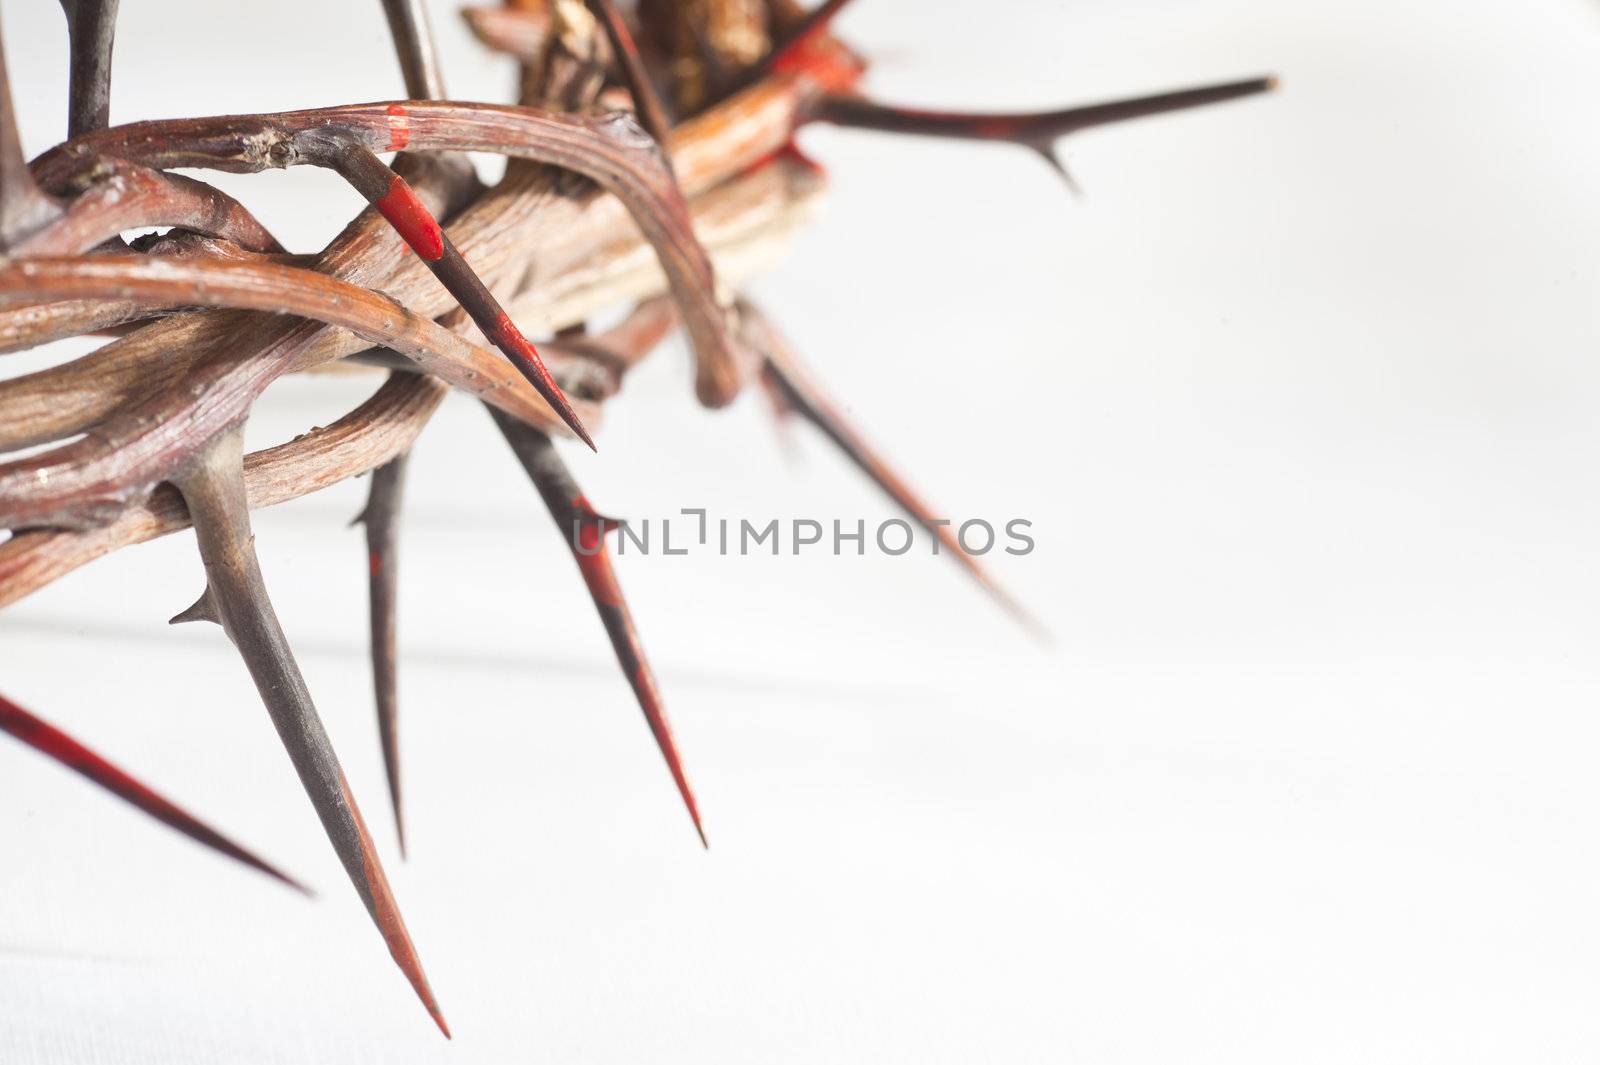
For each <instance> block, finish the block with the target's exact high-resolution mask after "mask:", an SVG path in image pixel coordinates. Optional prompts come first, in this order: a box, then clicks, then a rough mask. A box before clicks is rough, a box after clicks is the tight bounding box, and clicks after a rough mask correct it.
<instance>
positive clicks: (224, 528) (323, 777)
mask: <svg viewBox="0 0 1600 1065" xmlns="http://www.w3.org/2000/svg"><path fill="white" fill-rule="evenodd" d="M242 438H243V434H242V432H241V431H240V426H238V425H235V426H234V427H233V428H231V429H228V430H227V431H225V432H223V433H222V434H221V435H219V436H218V437H216V438H215V439H214V440H213V442H212V443H210V444H208V445H207V446H206V447H205V448H204V449H203V450H202V451H201V452H199V453H198V454H197V455H196V457H195V460H194V462H193V464H192V465H191V466H189V467H188V468H187V469H185V470H184V471H183V472H182V473H180V474H179V475H178V476H176V477H175V478H173V482H174V483H175V484H176V486H177V488H178V491H179V492H180V493H181V494H182V496H183V499H184V502H185V503H186V504H187V505H188V509H189V517H190V519H191V520H192V521H193V522H194V530H195V540H196V541H197V542H198V544H199V547H200V558H201V560H202V561H203V562H204V563H205V568H206V585H207V588H208V589H209V590H210V595H211V599H212V602H213V603H214V604H215V605H216V608H217V613H218V614H219V615H220V616H221V618H222V627H223V630H224V631H226V632H227V634H228V637H229V639H231V640H232V641H233V643H234V646H235V647H237V648H238V649H239V655H240V657H241V658H243V659H244V662H245V666H246V667H247V668H248V669H249V671H250V676H251V678H252V679H253V680H254V681H255V684H256V690H257V691H259V692H260V693H261V701H262V702H263V703H264V704H266V708H267V713H268V714H269V715H270V716H271V717H272V723H273V725H274V727H276V729H277V731H278V736H279V738H280V739H281V740H282V741H283V745H284V748H285V749H286V750H287V751H288V753H289V760H290V761H291V762H293V763H294V767H295V771H296V772H297V773H298V774H299V776H300V783H301V784H302V785H303V786H304V787H305V790H306V794H307V795H308V796H309V797H310V799H311V805H312V806H313V807H314V808H315V809H316V811H317V816H318V817H319V818H320V819H321V821H322V827H323V829H324V830H325V831H326V832H327V834H328V838H329V840H330V841H331V842H332V843H333V849H334V852H335V853H336V854H338V856H339V860H340V861H341V862H342V863H343V864H344V868H345V872H346V873H347V874H349V877H350V881H351V883H352V884H354V885H355V888H356V892H357V893H358V894H359V895H360V896H361V901H362V902H363V903H365V904H366V907H367V912H368V913H369V914H371V916H372V920H373V922H374V923H375V924H376V925H377V926H378V929H379V931H380V932H382V933H383V938H384V941H385V942H386V943H387V944H388V947H389V953H390V955H392V956H393V958H394V960H395V963H396V964H397V965H399V967H400V970H401V972H403V973H405V975H406V979H407V980H409V981H410V982H411V986H412V988H413V989H414V990H415V991H416V993H417V997H418V998H420V999H421V1000H422V1004H423V1005H424V1006H425V1007H426V1008H427V1010H428V1013H429V1015H430V1016H432V1017H433V1020H434V1023H436V1024H437V1025H438V1026H439V1030H440V1031H441V1032H443V1033H444V1034H445V1036H446V1037H447V1038H448V1037H449V1035H450V1028H449V1026H448V1025H447V1024H446V1023H445V1020H444V1016H443V1014H441V1013H440V1012H439V1006H438V1003H437V1001H436V1000H435V999H434V996H433V991H432V989H430V988H429V986H428V978H427V976H426V975H425V974H424V973H423V970H422V962H421V961H420V960H419V959H418V957H417V952H416V948H415V947H414V946H413V945H412V943H411V936H410V934H409V933H408V932H407V931H406V926H405V920H404V919H403V918H402V917H401V915H400V907H399V905H398V904H397V903H396V902H395V898H394V893H393V892H392V891H391V890H390V888H389V880H388V877H387V876H386V875H385V874H384V871H383V865H382V863H381V862H379V860H378V852H377V848H376V847H375V846H374V845H373V842H372V837H371V835H370V834H369V833H368V831H367V827H366V825H365V823H364V822H363V821H362V819H361V811H360V809H359V808H358V807H357V806H356V801H355V797H354V796H353V795H351V793H350V786H349V784H348V783H347V782H346V781H345V778H344V771H343V770H342V769H341V768H340V767H339V759H338V756H337V755H335V754H334V752H333V745H332V744H331V743H330V742H329V741H328V734H327V732H326V731H325V730H324V728H323V726H322V719H321V717H319V716H318V714H317V708H316V706H315V705H314V704H313V703H312V701H311V693H310V692H309V691H308V690H307V689H306V682H305V678H304V677H303V676H302V675H301V673H300V667H299V665H297V664H296V662H295V660H294V654H293V652H292V651H290V649H289V643H288V640H287V639H286V638H285V637H284V634H283V628H282V626H281V625H279V624H278V616H277V613H276V612H275V611H274V610H273V609H272V602H271V600H270V599H268V597H267V589H266V584H265V583H264V582H263V580H262V577H261V567H260V565H259V563H258V562H257V561H256V553H255V543H254V537H253V536H252V535H251V532H250V511H249V504H248V502H247V501H246V498H245V487H244V448H243V439H242Z"/></svg>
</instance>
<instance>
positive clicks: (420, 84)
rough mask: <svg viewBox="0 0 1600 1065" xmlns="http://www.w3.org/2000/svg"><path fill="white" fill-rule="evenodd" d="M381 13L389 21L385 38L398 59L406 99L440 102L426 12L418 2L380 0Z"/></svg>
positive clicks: (441, 87) (436, 59)
mask: <svg viewBox="0 0 1600 1065" xmlns="http://www.w3.org/2000/svg"><path fill="white" fill-rule="evenodd" d="M383 13H384V15H385V16H386V17H387V18H388V20H389V34H390V36H392V37H393V38H394V50H395V54H396V55H397V56H398V57H399V59H400V74H401V76H402V77H403V78H405V83H406V95H407V96H409V97H411V98H412V99H413V100H442V99H444V96H445V92H444V76H443V74H441V73H440V71H439V55H438V52H437V50H436V49H435V48H434V44H433V27H432V26H430V25H429V24H428V12H427V10H426V9H425V8H424V7H423V5H422V2H421V0H383Z"/></svg>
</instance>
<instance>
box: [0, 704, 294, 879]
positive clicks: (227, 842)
mask: <svg viewBox="0 0 1600 1065" xmlns="http://www.w3.org/2000/svg"><path fill="white" fill-rule="evenodd" d="M0 732H4V733H6V734H8V735H10V736H14V737H16V738H17V739H19V740H21V741H22V742H23V743H26V744H27V745H28V746H29V747H32V748H33V749H34V750H36V751H38V752H40V753H41V754H43V755H45V756H46V757H49V758H53V759H55V760H56V761H57V762H60V763H61V764H62V765H64V766H66V767H67V768H68V769H71V770H72V771H73V772H75V773H78V774H80V775H82V776H83V777H85V778H87V779H88V780H91V781H93V782H94V783H96V784H98V785H99V786H100V787H102V788H104V789H106V790H107V791H109V792H110V793H111V794H113V795H115V796H116V797H117V798H119V799H121V800H122V801H124V802H126V803H128V804H130V805H132V806H134V807H135V808H137V809H140V810H143V811H144V812H145V813H147V814H149V815H150V816H151V817H153V818H155V819H156V820H157V821H160V822H161V823H162V824H164V825H166V826H168V827H169V828H173V829H176V830H177V831H179V832H182V833H183V834H184V835H185V836H188V837H189V838H190V839H192V840H194V841H195V842H196V843H200V844H203V845H204V846H207V847H210V848H211V849H212V850H214V851H216V852H218V853H219V854H225V855H227V856H228V857H229V858H232V859H233V860H234V861H236V862H242V863H243V864H245V865H248V866H249V867H250V868H252V869H255V870H257V871H258V872H262V873H266V874H267V875H268V876H270V877H272V878H273V879H274V880H278V881H281V882H282V883H284V884H287V885H289V886H290V887H292V888H294V889H295V890H296V891H298V892H301V893H302V894H305V895H310V894H312V892H311V889H310V888H308V887H306V886H305V885H304V884H302V883H300V881H298V880H296V879H294V878H293V877H291V876H289V875H288V874H287V873H284V872H282V871H280V870H279V869H277V868H276V867H275V866H272V865H270V864H268V863H267V862H266V861H264V860H262V859H261V858H258V857H256V856H255V855H254V854H252V853H251V852H250V851H248V850H246V849H245V848H243V847H241V846H239V844H237V843H235V842H233V840H231V839H229V838H228V837H227V836H224V835H223V834H222V833H221V832H218V831H217V830H216V829H214V828H212V827H211V826H210V825H208V824H206V823H205V822H203V821H201V820H200V819H199V818H197V817H195V816H194V815H193V814H191V813H189V812H188V811H187V810H185V809H183V808H182V807H180V806H178V805H177V804H175V803H173V802H171V801H169V800H168V799H167V798H165V797H164V796H162V795H160V794H159V793H157V792H155V791H153V790H151V789H150V788H149V787H147V786H146V785H144V784H143V783H141V782H140V781H138V780H136V779H134V778H133V777H131V776H129V775H128V774H127V773H125V772H123V771H122V770H121V769H118V768H117V767H116V766H114V765H112V764H111V763H110V762H108V761H106V760H105V759H104V758H102V757H101V756H100V755H98V754H96V753H95V752H94V751H91V750H90V749H89V748H87V747H85V746H84V745H83V744H81V743H79V742H78V741H77V740H75V739H73V738H72V737H71V736H68V735H67V734H66V733H65V732H62V731H61V730H60V729H58V728H56V727H55V726H54V725H51V724H49V723H48V722H46V721H42V720H40V719H39V718H37V717H34V716H33V715H32V714H30V713H28V711H26V710H24V709H23V708H22V707H20V706H18V705H17V704H16V703H14V702H12V701H11V700H10V699H7V698H6V697H5V696H3V695H0Z"/></svg>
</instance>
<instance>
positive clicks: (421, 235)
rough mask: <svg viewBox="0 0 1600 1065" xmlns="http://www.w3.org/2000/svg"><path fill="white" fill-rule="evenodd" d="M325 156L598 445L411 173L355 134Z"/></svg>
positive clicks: (564, 416)
mask: <svg viewBox="0 0 1600 1065" xmlns="http://www.w3.org/2000/svg"><path fill="white" fill-rule="evenodd" d="M324 161H325V162H326V163H327V165H329V166H331V167H333V168H334V169H336V170H337V171H338V172H339V174H340V175H341V176H342V177H344V179H345V180H346V181H348V182H350V184H351V185H352V186H354V188H355V190H356V191H357V192H359V193H361V195H363V196H365V197H366V198H367V200H368V202H370V203H371V204H372V205H373V206H374V207H376V208H377V209H378V210H379V212H380V213H382V215H383V216H384V218H386V219H388V220H389V224H390V225H392V226H394V228H395V232H397V233H399V234H400V236H401V237H402V238H403V239H404V240H405V242H406V243H407V244H408V245H409V246H410V247H411V249H412V250H413V251H415V252H416V253H417V257H418V258H420V259H421V260H422V261H423V262H424V263H426V264H427V266H428V269H430V270H432V271H433V275H434V276H435V277H437V278H438V279H439V282H440V284H442V285H444V287H445V288H446V289H447V290H448V291H449V293H450V295H452V296H454V297H455V299H456V302H457V303H459V304H461V306H462V308H463V309H464V310H465V311H466V312H467V313H468V314H469V315H471V316H472V320H473V321H474V322H475V323H477V326H478V328H479V329H480V330H482V331H483V335H484V336H486V337H488V338H489V341H490V343H492V344H494V346H495V347H497V348H499V349H500V351H501V352H502V353H503V354H504V355H505V356H506V358H508V359H510V360H511V364H512V365H513V366H515V367H516V368H517V369H518V371H520V372H521V373H522V376H524V377H526V378H527V379H528V383H529V384H531V385H533V387H534V388H535V389H537V390H538V392H539V394H540V395H541V396H543V397H544V399H545V402H547V403H549V404H550V406H551V407H552V408H553V409H554V410H555V412H556V413H557V414H558V415H560V416H561V420H562V421H563V422H565V423H566V424H567V428H569V429H571V430H572V431H573V433H575V434H576V435H577V437H578V439H580V440H582V441H583V442H584V443H585V444H587V445H589V450H591V451H593V450H595V446H594V440H593V438H591V437H590V436H589V431H588V430H587V429H585V428H584V426H583V422H582V420H581V419H579V417H578V412H577V411H575V410H573V409H572V404H571V402H569V401H568V399H567V397H566V394H565V393H563V392H562V391H561V386H560V385H558V384H556V381H555V378H554V377H552V376H551V375H550V371H549V370H548V369H547V368H546V367H545V365H544V360H543V359H541V358H540V357H539V352H538V349H536V348H535V347H534V346H533V343H532V342H531V341H530V340H528V338H527V337H525V336H523V335H522V330H520V329H518V328H517V326H516V323H515V322H513V321H512V320H511V317H510V316H509V315H507V314H506V312H505V310H504V309H503V308H502V307H501V306H500V301H499V300H497V299H495V298H494V294H493V293H491V292H490V291H489V287H488V286H487V285H485V284H484V283H483V279H482V278H480V277H479V276H478V274H477V272H476V271H474V270H473V269H472V267H471V266H469V265H468V264H467V260H466V259H464V258H463V257H462V255H461V252H460V251H458V250H457V249H456V246H455V244H454V243H453V242H452V241H451V240H450V238H449V236H448V235H446V234H445V232H444V230H443V229H442V228H440V226H439V223H438V221H437V220H436V219H435V218H434V217H433V215H432V214H430V213H429V212H428V209H427V208H426V207H424V206H423V205H422V202H421V201H420V200H418V199H417V196H416V193H414V192H412V191H411V186H409V185H407V184H406V182H405V179H404V178H402V177H401V176H400V175H399V174H396V173H395V172H394V171H393V170H390V169H389V168H388V167H387V166H385V165H384V163H383V160H381V159H379V158H378V157H377V156H376V155H374V154H373V153H372V151H371V150H370V149H368V148H366V147H363V146H362V145H361V144H359V143H355V142H352V141H349V140H346V141H344V142H343V143H342V144H340V145H339V146H337V147H333V146H330V149H329V150H328V151H327V153H326V155H325V158H324Z"/></svg>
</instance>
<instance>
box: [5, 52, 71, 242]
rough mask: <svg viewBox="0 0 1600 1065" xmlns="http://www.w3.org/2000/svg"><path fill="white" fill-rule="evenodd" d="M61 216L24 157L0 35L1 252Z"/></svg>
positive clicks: (59, 208) (57, 205) (58, 208)
mask: <svg viewBox="0 0 1600 1065" xmlns="http://www.w3.org/2000/svg"><path fill="white" fill-rule="evenodd" d="M60 213H61V206H60V205H59V204H58V203H56V202H55V200H53V199H51V198H50V197H49V196H46V195H45V194H44V192H43V191H41V190H40V188H39V186H38V185H37V184H36V183H35V182H34V180H33V175H32V174H31V173H30V172H29V170H28V160H27V159H26V158H24V157H23V154H22V141H21V139H20V138H19V137H18V135H17V117H16V113H15V112H14V111H13V110H12V107H11V79H10V77H8V76H7V74H6V56H5V43H4V35H3V34H0V253H3V252H6V251H8V250H9V249H10V248H11V247H12V246H13V245H15V244H17V243H19V242H21V240H22V239H23V238H24V237H26V236H28V235H29V234H30V233H32V232H33V231H35V230H37V229H39V228H40V227H42V226H44V225H45V224H46V223H48V222H51V221H53V220H54V219H55V218H56V216H58V215H59V214H60Z"/></svg>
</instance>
